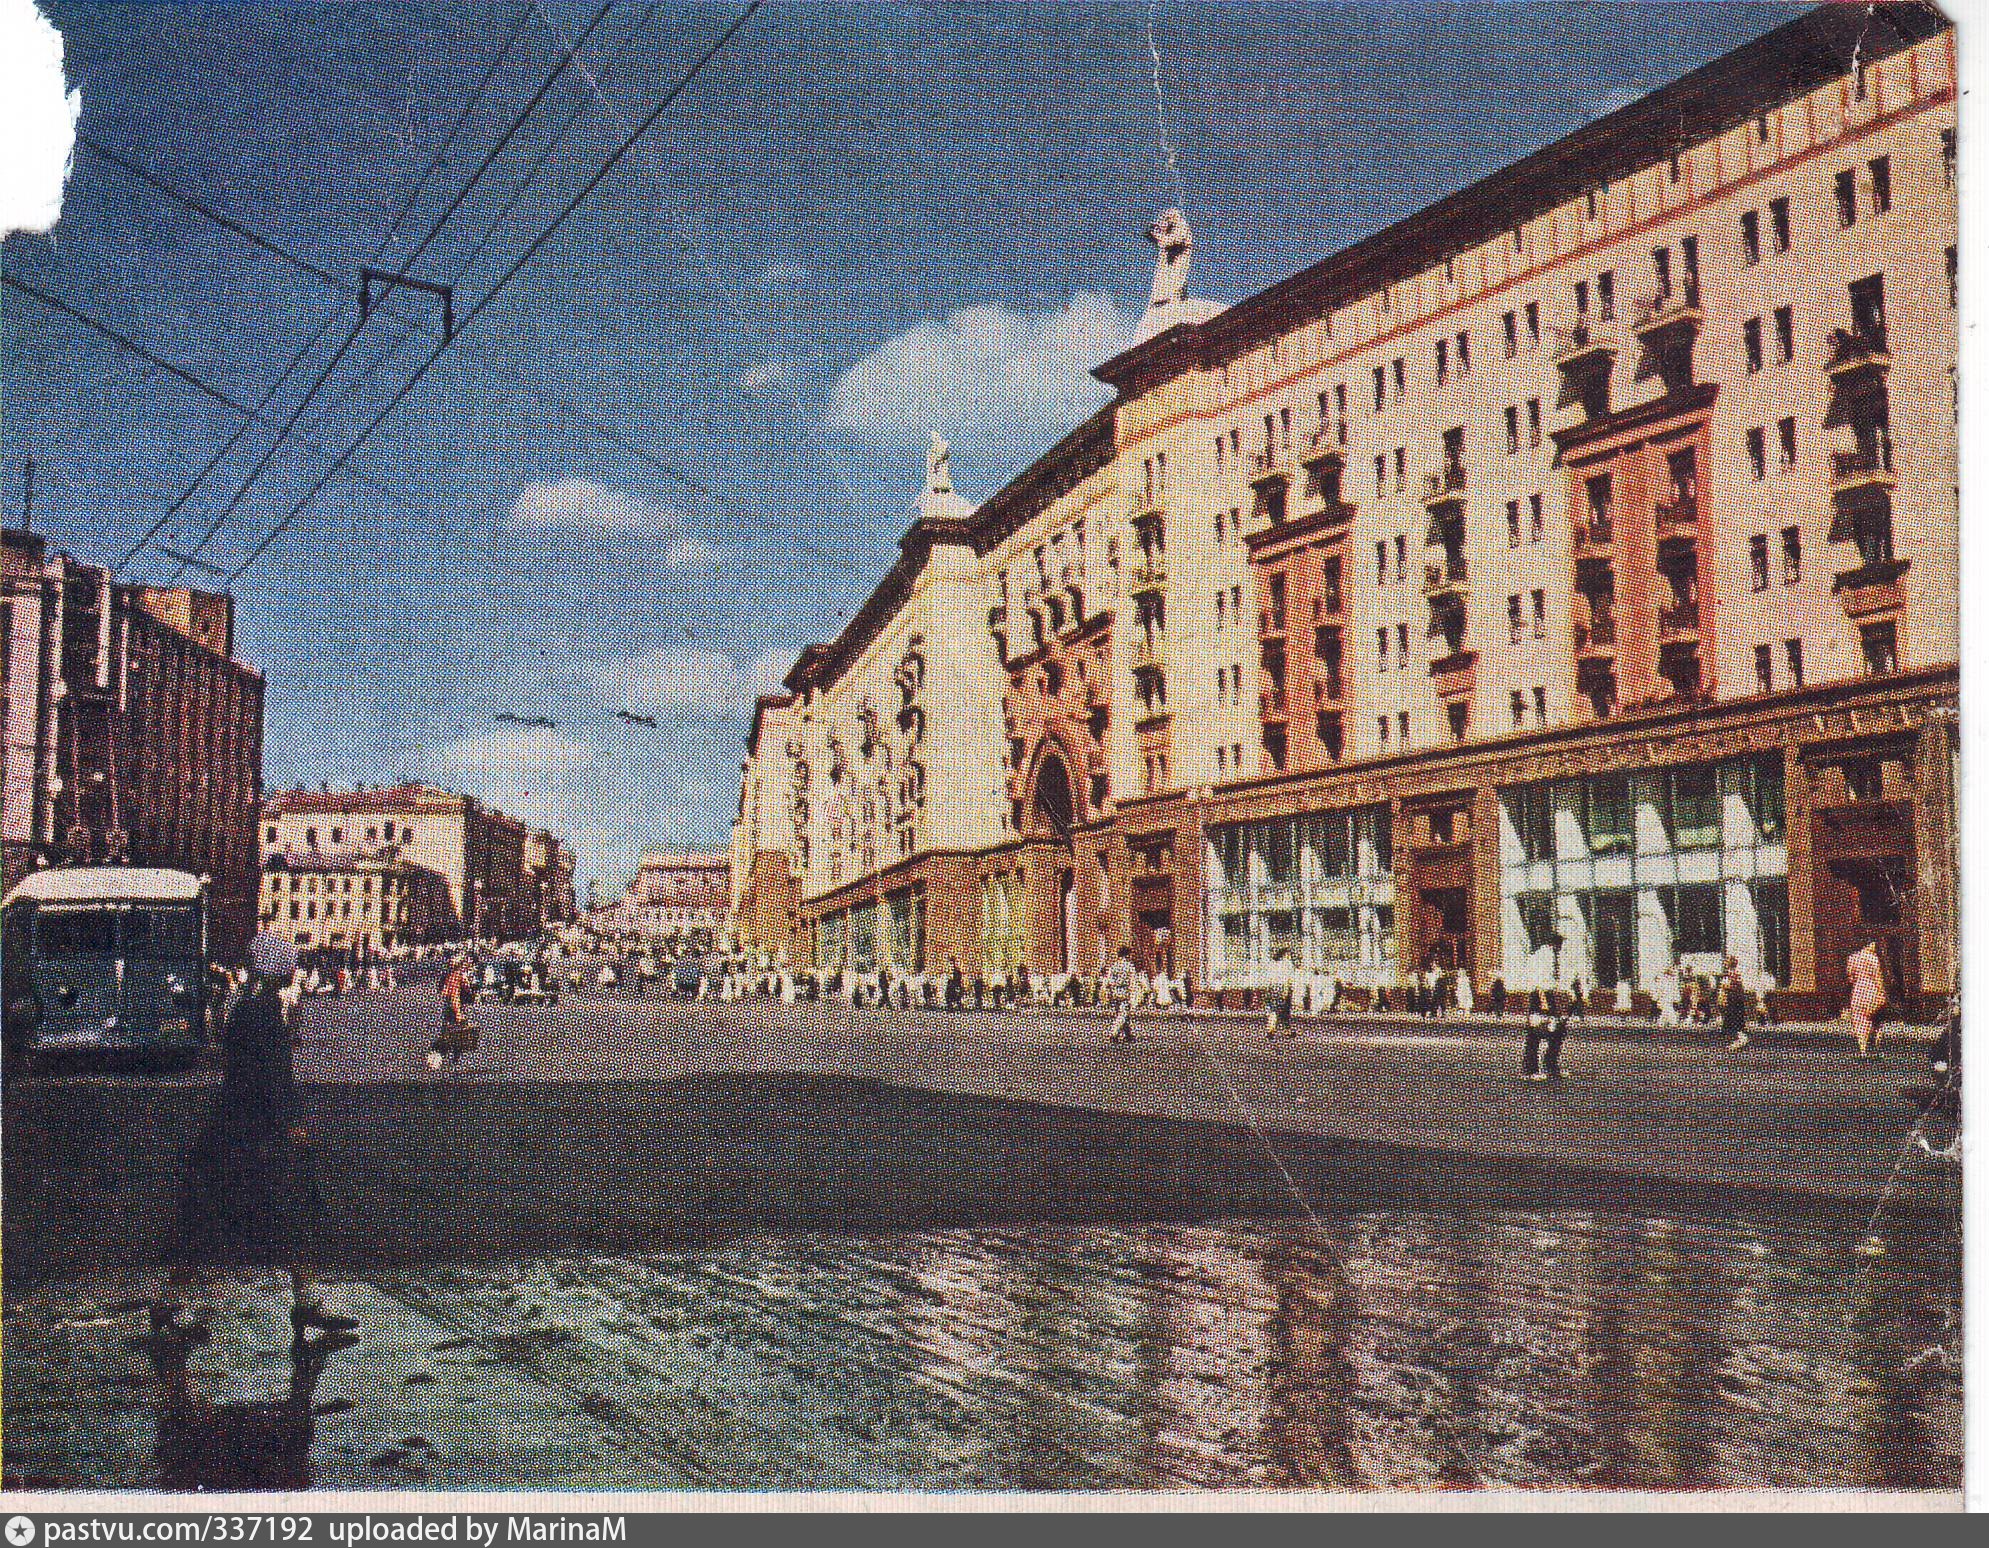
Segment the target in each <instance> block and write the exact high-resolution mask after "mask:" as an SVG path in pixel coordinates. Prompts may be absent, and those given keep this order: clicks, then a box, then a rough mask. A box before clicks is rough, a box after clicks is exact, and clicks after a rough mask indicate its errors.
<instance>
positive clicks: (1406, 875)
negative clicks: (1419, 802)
mask: <svg viewBox="0 0 1989 1548" xmlns="http://www.w3.org/2000/svg"><path fill="white" fill-rule="evenodd" d="M1388 831H1389V834H1390V836H1391V843H1390V850H1391V861H1392V864H1393V867H1394V872H1395V962H1394V971H1393V972H1392V973H1391V972H1389V971H1388V968H1387V966H1386V965H1384V966H1383V969H1382V977H1383V980H1384V982H1391V981H1392V982H1393V983H1396V984H1399V983H1401V982H1402V981H1403V976H1404V974H1406V973H1408V972H1411V971H1414V970H1415V969H1416V968H1417V967H1418V966H1420V964H1419V963H1417V962H1416V960H1415V958H1416V910H1417V908H1418V907H1419V906H1420V904H1421V899H1419V898H1418V897H1417V896H1416V889H1415V880H1416V877H1415V867H1414V866H1413V865H1411V863H1410V861H1409V849H1410V838H1409V831H1408V826H1407V824H1406V823H1405V822H1404V821H1403V816H1402V800H1401V797H1399V796H1390V797H1389V798H1388Z"/></svg>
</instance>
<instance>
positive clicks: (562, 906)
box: [525, 829, 580, 927]
mask: <svg viewBox="0 0 1989 1548" xmlns="http://www.w3.org/2000/svg"><path fill="white" fill-rule="evenodd" d="M573 873H574V863H573V851H572V850H571V849H570V848H568V847H567V845H566V843H565V841H564V840H562V839H561V838H560V837H559V835H558V834H556V833H548V832H546V831H545V830H544V829H536V830H533V831H531V832H528V833H527V834H526V835H525V877H526V883H527V886H528V888H529V890H530V892H531V895H532V913H533V914H534V916H535V917H536V918H537V919H538V921H539V924H540V925H541V926H542V927H543V926H545V925H567V924H572V923H574V922H575V921H576V920H577V919H579V917H580V905H579V902H578V900H577V899H576V897H575V895H574V889H573Z"/></svg>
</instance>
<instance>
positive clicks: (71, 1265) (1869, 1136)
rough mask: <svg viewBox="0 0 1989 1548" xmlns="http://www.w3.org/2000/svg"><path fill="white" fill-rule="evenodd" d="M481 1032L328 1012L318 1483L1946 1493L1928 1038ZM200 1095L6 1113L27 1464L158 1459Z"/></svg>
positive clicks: (713, 1019) (55, 1097) (255, 1300)
mask: <svg viewBox="0 0 1989 1548" xmlns="http://www.w3.org/2000/svg"><path fill="white" fill-rule="evenodd" d="M476 1014H477V1020H478V1022H479V1024H480V1025H481V1027H482V1029H483V1037H482V1044H481V1047H480V1048H479V1050H478V1052H477V1053H476V1054H475V1055H473V1056H472V1058H471V1059H470V1060H469V1061H468V1062H467V1063H466V1064H465V1066H464V1068H463V1069H462V1070H461V1071H459V1072H450V1073H448V1074H445V1075H442V1076H435V1075H432V1074H430V1072H428V1071H427V1070H426V1068H425V1067H424V1066H423V1065H422V1063H421V1054H422V1053H423V1052H424V1051H425V1049H426V1047H427V1043H428V1041H429V1039H430V1038H431V1037H432V1036H433V1033H434V1029H435V1026H436V1024H437V1015H438V1012H437V1002H436V997H435V994H434V991H433V989H432V988H425V987H414V988H409V989H406V990H403V991H401V992H400V993H398V994H396V995H391V996H363V995H362V996H358V997H355V998H353V999H349V1000H346V1001H341V1002H330V1001H320V1002H317V1003H316V1004H315V1005H313V1006H312V1007H311V1008H310V1009H309V1011H308V1012H307V1015H306V1019H305V1024H304V1042H303V1046H302V1048H301V1050H300V1053H299V1064H300V1071H301V1072H302V1074H303V1075H304V1078H305V1079H306V1080H307V1081H308V1082H309V1086H308V1091H307V1102H308V1106H309V1109H310V1113H311V1121H312V1127H313V1130H314V1133H315V1136H316V1139H317V1142H318V1144H319V1145H320V1147H321V1150H322V1154H323V1157H324V1172H325V1181H326V1192H327V1195H328V1200H329V1203H330V1212H331V1216H332V1220H333V1229H332V1241H331V1243H330V1246H329V1249H328V1253H327V1258H328V1265H329V1267H328V1272H330V1273H331V1274H332V1275H333V1278H334V1287H333V1289H332V1291H331V1293H330V1295H329V1297H328V1298H329V1299H330V1300H331V1302H332V1303H333V1304H334V1305H335V1306H338V1307H340V1308H341V1309H344V1310H348V1311H350V1312H351V1313H352V1314H353V1315H355V1316H357V1317H358V1318H359V1319H360V1321H361V1323H362V1333H361V1342H360V1344H359V1345H358V1346H357V1347H356V1348H354V1349H352V1350H350V1351H347V1352H345V1353H343V1354H341V1355H338V1356H335V1357H334V1359H333V1361H332V1362H331V1365H330V1367H329V1369H328V1370H327V1372H326V1375H325V1378H324V1381H323V1383H322V1384H321V1386H320V1388H319V1390H318V1397H319V1398H320V1400H344V1401H347V1402H350V1403H351V1404H352V1407H351V1409H350V1410H349V1411H347V1412H342V1413H338V1414H334V1415H331V1416H328V1417H326V1418H324V1419H322V1420H320V1421H319V1422H318V1435H317V1440H316V1444H315V1445H314V1447H313V1448H312V1458H313V1465H314V1470H315V1478H316V1481H317V1482H318V1483H320V1484H323V1485H339V1484H342V1485H345V1486H383V1485H384V1486H392V1485H394V1484H395V1483H396V1482H406V1483H425V1484H427V1485H428V1486H454V1487H490V1486H515V1487H527V1486H562V1487H564V1486H583V1485H584V1486H602V1487H608V1486H617V1487H640V1486H651V1487H670V1486H679V1485H696V1484H704V1485H716V1484H736V1485H742V1486H773V1485H781V1486H788V1487H886V1488H889V1487H907V1486H922V1487H938V1488H948V1487H1001V1488H1006V1487H1018V1488H1033V1487H1113V1486H1128V1487H1182V1486H1205V1485H1230V1486H1234V1485H1245V1486H1252V1485H1254V1486H1276V1485H1284V1486H1291V1485H1319V1486H1328V1487H1332V1486H1343V1487H1372V1486H1380V1485H1401V1486H1408V1487H1425V1486H1472V1485H1487V1484H1506V1483H1509V1484H1519V1485H1525V1486H1546V1485H1555V1484H1562V1485H1601V1484H1609V1485H1626V1484H1631V1485H1635V1484H1648V1485H1652V1486H1658V1487H1676V1486H1706V1485H1720V1486H1726V1485H1741V1484H1754V1485H1806V1484H1830V1483H1838V1484H1858V1485H1866V1486H1893V1487H1909V1488H1924V1487H1937V1488H1953V1487H1956V1486H1957V1485H1958V1481H1959V1477H1960V1377H1959V1368H1958V1364H1956V1363H1955V1354H1956V1351H1957V1350H1958V1348H1959V1338H1958V1334H1957V1333H1956V1332H1955V1331H1954V1330H1955V1328H1956V1326H1957V1325H1958V1324H1957V1319H1958V1315H1959V1306H1960V1272H1959V1257H1958V1245H1957V1243H1958V1226H1957V1221H1956V1218H1955V1204H1956V1200H1957V1197H1958V1188H1959V1182H1958V1170H1957V1169H1956V1168H1955V1166H1954V1165H1953V1163H1951V1162H1945V1161H1942V1160H1939V1159H1938V1158H1935V1157H1932V1156H1929V1155H1927V1154H1926V1153H1925V1149H1924V1148H1923V1147H1920V1146H1917V1145H1914V1144H1912V1143H1911V1142H1910V1136H1911V1134H1912V1131H1913V1123H1914V1112H1913V1110H1912V1109H1911V1108H1910V1107H1909V1106H1908V1105H1907V1104H1906V1103H1905V1102H1904V1101H1903V1100H1902V1098H1901V1095H1900V1090H1901V1087H1902V1086H1903V1085H1905V1084H1909V1083H1921V1084H1924V1083H1925V1082H1926V1080H1927V1075H1926V1063H1925V1059H1924V1055H1923V1054H1922V1052H1921V1051H1920V1050H1919V1049H1918V1048H1914V1047H1901V1048H1897V1049H1895V1050H1894V1051H1893V1052H1892V1054H1891V1055H1890V1056H1889V1058H1888V1060H1887V1061H1886V1062H1885V1063H1884V1064H1882V1065H1880V1066H1869V1065H1860V1064H1856V1063H1854V1062H1852V1061H1850V1060H1849V1059H1848V1058H1846V1057H1845V1054H1844V1052H1843V1051H1842V1050H1840V1049H1835V1048H1830V1047H1827V1046H1818V1044H1817V1041H1816V1040H1815V1039H1798V1040H1796V1043H1797V1046H1788V1047H1778V1046H1776V1044H1775V1043H1774V1042H1773V1041H1772V1034H1770V1038H1769V1039H1768V1040H1764V1042H1762V1043H1758V1044H1757V1045H1756V1047H1755V1048H1752V1049H1749V1050H1747V1051H1746V1052H1745V1053H1744V1054H1741V1055H1727V1054H1725V1053H1724V1052H1722V1051H1719V1050H1718V1048H1717V1046H1716V1045H1714V1044H1712V1043H1711V1042H1710V1040H1693V1039H1691V1038H1689V1037H1668V1038H1664V1039H1657V1038H1652V1039H1647V1040H1645V1041H1642V1042H1636V1041H1631V1040H1628V1039H1626V1038H1622V1037H1611V1038H1596V1039H1592V1040H1587V1041H1584V1040H1582V1039H1581V1038H1580V1037H1579V1036H1577V1037H1576V1039H1574V1040H1572V1041H1571V1042H1570V1045H1569V1048H1568V1051H1567V1060H1566V1062H1567V1065H1568V1068H1569V1071H1570V1074H1569V1078H1568V1079H1567V1080H1565V1081H1563V1082H1561V1083H1558V1084H1552V1085H1541V1086H1534V1085H1528V1084H1526V1083H1523V1082H1521V1081H1520V1080H1519V1079H1518V1078H1517V1063H1518V1040H1519V1035H1518V1030H1517V1027H1516V1026H1515V1027H1513V1028H1512V1029H1509V1030H1508V1031H1507V1032H1505V1033H1491V1032H1487V1031H1484V1030H1479V1029H1463V1030H1442V1029H1438V1030H1435V1031H1425V1030H1423V1029H1421V1028H1415V1029H1409V1028H1404V1027H1401V1026H1399V1025H1394V1026H1377V1025H1373V1024H1358V1023H1357V1024H1351V1025H1346V1026H1336V1027H1335V1028H1334V1029H1332V1030H1330V1031H1325V1032H1320V1031H1308V1032H1307V1033H1305V1034H1304V1035H1303V1036H1302V1037H1301V1038H1300V1039H1298V1040H1296V1041H1293V1042H1290V1043H1285V1042H1279V1043H1276V1044H1272V1043H1269V1042H1267V1041H1266V1040H1265V1038H1264V1036H1263V1033H1262V1030H1261V1027H1260V1026H1258V1025H1257V1024H1255V1023H1252V1022H1249V1021H1246V1020H1243V1019H1241V1018H1209V1019H1206V1020H1200V1019H1189V1018H1185V1017H1177V1018H1174V1019H1164V1018H1161V1017H1155V1018H1152V1019H1151V1020H1149V1021H1147V1022H1144V1023H1143V1024H1142V1034H1143V1035H1142V1037H1141V1039H1140V1041H1138V1042H1136V1043H1135V1044H1134V1045H1133V1046H1132V1047H1131V1048H1130V1049H1127V1048H1117V1047H1112V1046H1108V1045H1105V1044H1104V1043H1103V1042H1102V1041H1101V1035H1102V1030H1103V1028H1102V1024H1101V1022H1100V1021H1099V1019H1098V1018H1096V1017H1093V1016H1085V1015H1067V1014H1061V1013H1059V1014H1046V1013H1033V1012H1032V1013H1024V1014H1002V1015H988V1016H982V1015H974V1014H963V1015H947V1014H945V1013H932V1012H900V1011H872V1010H865V1011H853V1010H851V1009H849V1008H848V1007H845V1006H842V1005H840V1004H831V1005H827V1006H793V1007H785V1006H779V1005H771V1004H768V1003H766V1002H763V1001H754V1002H746V1003H743V1004H737V1005H718V1004H705V1005H687V1004H683V1003H680V1002H674V1001H664V1000H661V999H655V1000H642V999H640V998H638V997H636V996H634V995H633V994H631V993H615V994H609V995H601V994H592V993H584V994H579V995H570V996H569V997H568V998H567V999H566V1000H564V1001H563V1002H562V1004H561V1005H560V1006H559V1007H558V1008H557V1009H556V1010H548V1009H544V1008H524V1007H520V1008H516V1009H512V1008H500V1007H493V1006H484V1007H480V1008H479V1009H478V1011H477V1013H476ZM212 1081H213V1076H212V1075H211V1073H208V1072H204V1071H200V1072H192V1073H188V1074H182V1075H166V1076H133V1075H126V1074H106V1073H100V1072H97V1073H92V1072H78V1073H72V1074H57V1075H52V1076H49V1077H45V1078H44V1077H38V1078H35V1079H33V1080H30V1081H29V1082H27V1083H26V1084H24V1085H21V1086H18V1087H17V1088H16V1090H14V1091H13V1092H11V1093H10V1095H9V1107H8V1113H7V1122H6V1132H5V1141H6V1152H7V1156H6V1162H7V1170H6V1184H7V1195H6V1199H7V1208H6V1243H5V1246H6V1262H5V1266H6V1274H7V1286H8V1290H7V1316H6V1323H5V1340H6V1352H7V1388H6V1404H7V1409H6V1419H7V1449H6V1470H7V1474H8V1477H9V1480H10V1481H11V1482H16V1483H35V1482H42V1483H47V1484H49V1485H52V1486H59V1485H62V1484H65V1483H66V1484H72V1485H73V1484H81V1483H123V1484H137V1483H142V1482H144V1481H145V1480H146V1479H147V1478H148V1477H151V1476H154V1473H153V1468H154V1466H155V1464H154V1462H153V1455H152V1449H153V1447H154V1445H155V1443H156V1431H157V1428H158V1425H159V1423H160V1421H159V1418H158V1401H157V1393H156V1391H155V1390H154V1387H153V1385H152V1384H151V1383H150V1382H149V1381H148V1378H147V1376H146V1364H145V1361H144V1359H143V1358H142V1357H141V1356H140V1355H138V1354H136V1353H134V1352H133V1351H132V1350H131V1349H129V1348H127V1347H126V1340H127V1338H128V1337H129V1336H130V1335H131V1334H133V1333H135V1332H137V1331H138V1330H139V1325H140V1322H141V1321H142V1319H140V1318H136V1317H134V1316H133V1315H132V1314H130V1313H128V1312H125V1311H124V1310H122V1308H121V1304H120V1303H122V1302H124V1301H128V1300H133V1299H138V1298H142V1297H145V1296H149V1295H151V1294H153V1293H155V1291H156V1285H157V1282H158V1281H157V1273H156V1270H155V1269H153V1268H152V1267H151V1265H153V1264H154V1263H155V1262H156V1260H157V1257H158V1252H159V1248H160V1247H161V1246H162V1245H163V1239H164V1238H163V1231H164V1227H165V1222H166V1221H167V1220H168V1218H169V1211H170V1207H171V1203H172V1199H173V1195H174V1190H175V1188H176V1186H177V1158H178V1155H179V1154H180V1152H181V1150H183V1148H184V1147H185V1145H186V1144H187V1143H188V1142H189V1141H190V1140H191V1138H192V1135H193V1133H194V1130H195V1129H196V1127H197V1126H198V1123H199V1121H200V1118H201V1116H202V1114H203V1112H204V1110H205V1107H206V1104H207V1102H208V1100H209V1098H210V1095H211V1092H210V1089H209V1088H210V1087H211V1084H212ZM1923 1137H1925V1138H1927V1139H1929V1140H1930V1141H1931V1143H1932V1144H1933V1145H1934V1146H1936V1147H1938V1145H1940V1144H1941V1143H1944V1142H1945V1140H1946V1139H1947V1138H1948V1135H1947V1134H1946V1133H1944V1132H1938V1131H1936V1130H1934V1129H1933V1127H1932V1126H1929V1129H1928V1131H1926V1133H1925V1134H1924V1135H1923ZM281 1291H282V1286H281V1284H280V1282H279V1280H278V1279H277V1277H276V1276H274V1275H272V1274H267V1273H262V1274H258V1273H254V1272H248V1273H233V1274H226V1275H220V1276H217V1277H213V1278H211V1279H209V1280H208V1281H207V1282H205V1283H204V1284H202V1285H201V1286H199V1287H197V1288H196V1289H195V1290H194V1291H192V1292H190V1295H189V1299H190V1302H191V1303H192V1304H195V1305H198V1306H204V1307H211V1308H212V1311H213V1323H214V1327H215V1329H216V1334H215V1337H214V1340H213V1342H212V1343H211V1345H209V1346H208V1347H207V1348H204V1349H202V1350H200V1351H198V1352H197V1354H196V1357H195V1362H194V1367H195V1373H196V1377H197V1380H198V1382H199V1383H200V1385H201V1388H202V1390H203V1391H204V1392H206V1393H207V1394H208V1395H210V1396H213V1397H216V1398H247V1397H252V1396H258V1395H262V1396H266V1395H268V1394H269V1393H271V1392H272V1391H275V1390H278V1389H280V1388H281V1386H282V1384H283V1381H284V1380H285V1376H286V1372H287V1368H288V1367H287V1360H286V1359H285V1357H284V1354H283V1350H282V1345H283V1343H284V1339H283V1337H282V1336H281V1335H282V1332H283V1331H284V1330H283V1329H282V1328H281V1326H280V1323H281V1315H282V1313H281V1307H282V1294H281ZM412 1443H418V1444H412Z"/></svg>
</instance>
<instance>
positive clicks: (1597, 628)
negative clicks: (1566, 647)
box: [1575, 613, 1616, 661]
mask: <svg viewBox="0 0 1989 1548" xmlns="http://www.w3.org/2000/svg"><path fill="white" fill-rule="evenodd" d="M1615 654H1616V620H1615V618H1614V617H1613V616H1612V615H1610V614H1608V613H1599V614H1595V615H1593V616H1591V617H1590V619H1589V621H1588V622H1587V623H1578V624H1576V625H1575V655H1576V656H1577V657H1579V658H1581V659H1583V660H1593V661H1606V660H1608V659H1609V658H1611V657H1613V656H1614V655H1615Z"/></svg>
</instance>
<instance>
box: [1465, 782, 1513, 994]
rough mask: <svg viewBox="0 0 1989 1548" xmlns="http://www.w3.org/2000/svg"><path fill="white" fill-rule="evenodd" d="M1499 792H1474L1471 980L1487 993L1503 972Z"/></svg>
mask: <svg viewBox="0 0 1989 1548" xmlns="http://www.w3.org/2000/svg"><path fill="white" fill-rule="evenodd" d="M1501 919H1502V915H1501V909H1500V899H1499V793H1498V791H1496V790H1494V789H1492V788H1491V787H1490V786H1484V787H1481V788H1480V789H1478V790H1474V791H1473V792H1472V793H1471V981H1472V986H1473V987H1474V988H1475V989H1476V990H1477V991H1478V992H1479V993H1481V994H1482V993H1484V991H1485V990H1486V989H1488V988H1489V987H1490V986H1491V982H1492V980H1493V979H1494V978H1497V977H1498V976H1499V974H1500V972H1501V970H1502V969H1503V966H1504V962H1505V958H1504V956H1503V954H1502V942H1501V941H1500V938H1499V932H1500V924H1501Z"/></svg>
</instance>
